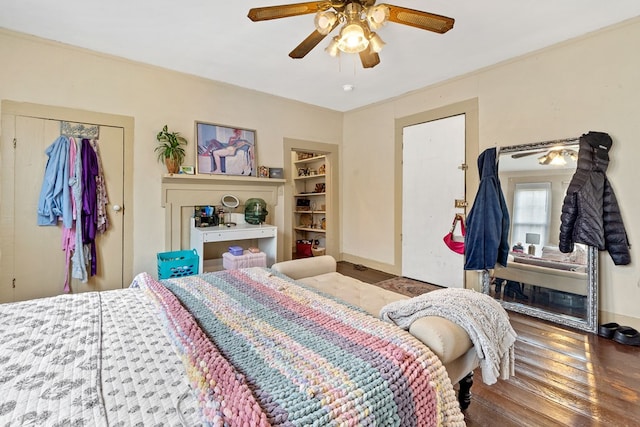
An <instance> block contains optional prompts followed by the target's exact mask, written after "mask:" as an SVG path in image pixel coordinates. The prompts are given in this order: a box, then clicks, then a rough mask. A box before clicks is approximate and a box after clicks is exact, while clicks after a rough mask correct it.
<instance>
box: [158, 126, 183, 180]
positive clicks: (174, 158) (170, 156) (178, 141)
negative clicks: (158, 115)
mask: <svg viewBox="0 0 640 427" xmlns="http://www.w3.org/2000/svg"><path fill="white" fill-rule="evenodd" d="M156 139H157V140H158V142H159V143H160V144H159V145H158V146H157V147H156V148H155V150H154V151H155V152H156V153H158V161H159V162H164V163H165V165H166V166H167V172H169V173H178V172H180V166H181V165H182V162H183V161H184V156H185V151H184V148H183V147H182V146H183V145H187V140H186V138H184V137H183V136H180V133H179V132H169V129H168V127H167V125H164V127H163V128H162V130H161V131H160V132H158V135H156Z"/></svg>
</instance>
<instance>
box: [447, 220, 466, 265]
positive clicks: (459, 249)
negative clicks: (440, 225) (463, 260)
mask: <svg viewBox="0 0 640 427" xmlns="http://www.w3.org/2000/svg"><path fill="white" fill-rule="evenodd" d="M458 221H460V231H461V233H462V235H461V236H454V234H453V232H454V231H455V229H456V224H458ZM465 232H466V230H465V227H464V218H463V217H462V215H460V214H456V216H455V217H454V218H453V224H451V230H449V232H448V233H447V234H446V235H445V236H444V237H443V238H442V240H444V244H445V245H447V247H448V248H449V249H451V250H452V251H453V252H455V253H457V254H461V255H463V254H464V235H465Z"/></svg>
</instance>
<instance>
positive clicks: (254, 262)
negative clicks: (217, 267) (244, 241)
mask: <svg viewBox="0 0 640 427" xmlns="http://www.w3.org/2000/svg"><path fill="white" fill-rule="evenodd" d="M222 266H223V267H224V269H225V270H235V269H238V268H246V267H266V266H267V254H265V253H264V252H256V253H251V252H249V251H244V252H243V254H242V255H233V254H231V253H230V252H225V253H223V254H222Z"/></svg>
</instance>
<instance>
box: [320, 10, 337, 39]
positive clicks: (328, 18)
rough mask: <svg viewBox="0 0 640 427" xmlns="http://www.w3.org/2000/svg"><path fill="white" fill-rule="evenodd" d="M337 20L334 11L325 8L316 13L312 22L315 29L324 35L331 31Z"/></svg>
mask: <svg viewBox="0 0 640 427" xmlns="http://www.w3.org/2000/svg"><path fill="white" fill-rule="evenodd" d="M337 20H338V15H337V14H336V13H335V12H332V11H330V10H325V11H320V12H318V13H316V17H315V19H314V24H315V26H316V30H317V31H318V32H319V33H320V34H322V35H323V36H326V35H327V34H329V33H330V32H331V29H332V28H333V25H334V24H335V22H336V21H337Z"/></svg>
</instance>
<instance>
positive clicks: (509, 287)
mask: <svg viewBox="0 0 640 427" xmlns="http://www.w3.org/2000/svg"><path fill="white" fill-rule="evenodd" d="M495 282H496V298H499V297H500V292H501V291H502V286H503V285H505V283H506V285H505V286H504V296H506V297H510V298H515V299H517V300H523V301H524V300H528V299H529V297H528V296H527V295H525V294H524V292H522V288H521V287H520V283H518V282H514V281H513V280H502V279H495Z"/></svg>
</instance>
